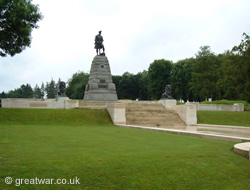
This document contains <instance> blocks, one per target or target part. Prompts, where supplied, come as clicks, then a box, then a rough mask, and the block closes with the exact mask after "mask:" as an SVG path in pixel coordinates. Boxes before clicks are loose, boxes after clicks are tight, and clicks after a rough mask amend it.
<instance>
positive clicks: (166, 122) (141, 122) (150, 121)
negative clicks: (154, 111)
mask: <svg viewBox="0 0 250 190" xmlns="http://www.w3.org/2000/svg"><path fill="white" fill-rule="evenodd" d="M127 123H130V124H134V125H136V124H153V123H156V124H162V125H174V124H178V125H184V123H183V122H182V121H180V120H127Z"/></svg>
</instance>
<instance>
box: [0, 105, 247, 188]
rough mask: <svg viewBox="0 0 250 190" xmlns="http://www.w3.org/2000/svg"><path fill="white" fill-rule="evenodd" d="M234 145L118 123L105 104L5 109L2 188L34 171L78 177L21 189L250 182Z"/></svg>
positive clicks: (0, 130) (0, 126)
mask: <svg viewBox="0 0 250 190" xmlns="http://www.w3.org/2000/svg"><path fill="white" fill-rule="evenodd" d="M233 145H234V143H232V142H225V141H218V140H210V139H202V138H197V137H190V136H182V135H174V134H168V133H162V132H154V131H144V130H138V129H130V128H121V127H116V126H114V125H113V124H112V123H111V121H110V119H109V116H108V114H107V113H106V112H105V111H98V110H33V109H0V189H14V188H16V186H15V184H16V182H17V184H18V182H20V180H19V179H20V178H22V179H34V178H36V177H37V178H39V179H43V178H45V179H47V178H53V179H55V180H56V179H67V180H68V181H69V180H70V179H73V178H76V177H77V178H78V179H79V182H80V184H75V185H73V184H66V185H63V184H57V185H56V184H51V185H49V184H47V185H46V184H44V185H41V184H40V185H27V184H24V182H23V184H22V185H20V186H19V188H18V189H94V190H96V189H119V190H120V189H143V190H144V189H150V190H151V189H185V190H186V189H192V190H193V189H211V190H214V189H216V190H217V189H219V190H220V189H236V190H240V189H249V187H250V186H249V184H250V162H249V161H248V160H247V159H245V158H243V157H241V156H239V155H236V154H234V153H232V151H231V149H232V147H233ZM8 176H9V177H12V178H13V183H12V184H11V185H7V184H5V178H6V177H8ZM31 181H32V180H31ZM53 182H54V181H53Z"/></svg>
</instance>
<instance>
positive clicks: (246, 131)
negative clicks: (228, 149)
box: [118, 125, 250, 142]
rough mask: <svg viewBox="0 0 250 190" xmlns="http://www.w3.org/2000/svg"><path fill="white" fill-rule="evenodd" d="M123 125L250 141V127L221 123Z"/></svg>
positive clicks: (234, 140)
mask: <svg viewBox="0 0 250 190" xmlns="http://www.w3.org/2000/svg"><path fill="white" fill-rule="evenodd" d="M118 126H121V127H129V128H137V129H144V130H155V131H161V132H167V133H174V134H181V135H188V136H197V137H202V138H210V139H218V140H225V141H232V142H250V127H240V126H221V125H193V126H187V127H186V129H185V130H179V129H166V128H157V127H145V126H135V125H118Z"/></svg>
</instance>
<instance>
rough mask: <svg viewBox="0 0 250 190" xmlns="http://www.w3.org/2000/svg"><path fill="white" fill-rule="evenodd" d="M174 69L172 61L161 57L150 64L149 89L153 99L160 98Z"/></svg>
mask: <svg viewBox="0 0 250 190" xmlns="http://www.w3.org/2000/svg"><path fill="white" fill-rule="evenodd" d="M172 69H173V63H172V61H168V60H164V59H160V60H155V61H154V62H153V63H151V64H150V66H149V69H148V80H149V81H148V91H149V93H150V95H151V97H152V98H153V99H160V98H161V96H162V94H163V93H164V91H165V87H166V85H167V84H170V75H171V72H172Z"/></svg>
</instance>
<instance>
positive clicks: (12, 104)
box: [2, 97, 79, 109]
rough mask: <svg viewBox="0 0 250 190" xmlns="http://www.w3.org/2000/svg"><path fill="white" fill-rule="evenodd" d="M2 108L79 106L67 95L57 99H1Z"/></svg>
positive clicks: (62, 107) (70, 107)
mask: <svg viewBox="0 0 250 190" xmlns="http://www.w3.org/2000/svg"><path fill="white" fill-rule="evenodd" d="M2 107H3V108H39V109H42V108H44V109H73V108H78V107H79V101H78V100H70V99H69V98H67V97H60V98H58V99H23V98H6V99H2Z"/></svg>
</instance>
